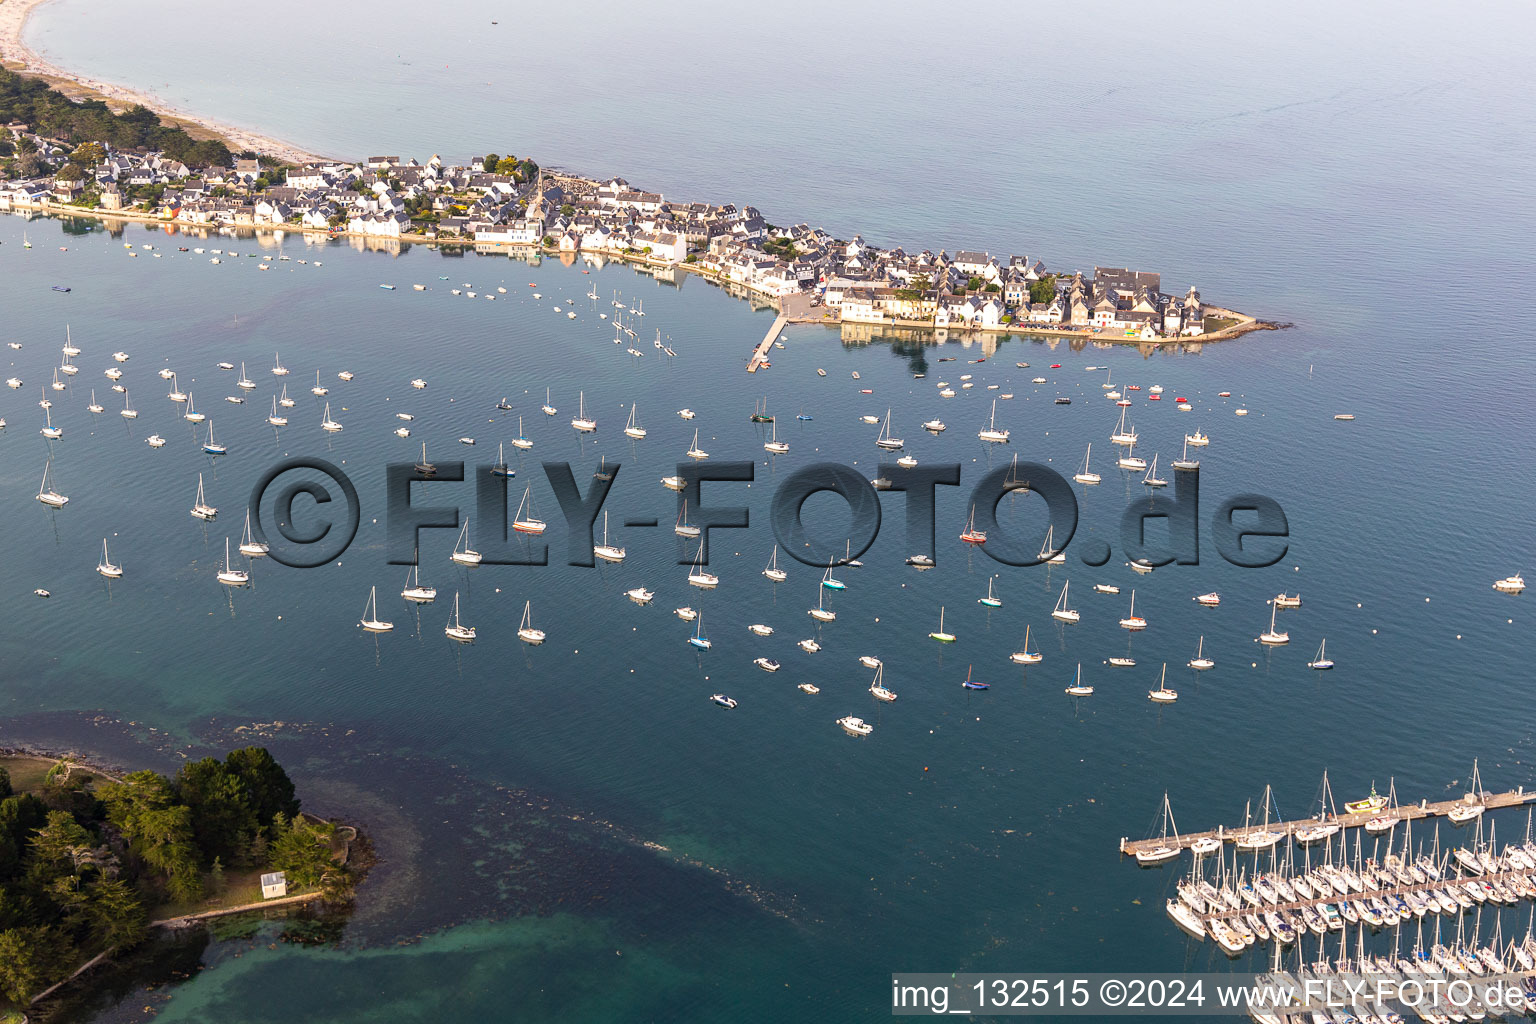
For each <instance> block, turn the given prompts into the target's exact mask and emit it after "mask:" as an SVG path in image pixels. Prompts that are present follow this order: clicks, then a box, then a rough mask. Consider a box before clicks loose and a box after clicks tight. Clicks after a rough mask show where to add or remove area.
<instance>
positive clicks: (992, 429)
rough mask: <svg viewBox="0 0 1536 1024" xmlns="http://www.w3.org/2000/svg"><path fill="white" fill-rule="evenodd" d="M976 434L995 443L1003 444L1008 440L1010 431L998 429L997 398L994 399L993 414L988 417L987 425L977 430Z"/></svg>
mask: <svg viewBox="0 0 1536 1024" xmlns="http://www.w3.org/2000/svg"><path fill="white" fill-rule="evenodd" d="M976 436H977V437H979V438H981V439H982V440H983V441H989V442H991V443H993V444H1002V443H1003V442H1005V441H1007V440H1008V431H1006V430H998V429H997V399H995V398H994V399H992V415H991V416H990V417H988V419H987V425H986V426H985V427H983V428H982V429H981V430H978V431H977V432H976Z"/></svg>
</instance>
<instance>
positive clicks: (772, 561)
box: [763, 544, 832, 583]
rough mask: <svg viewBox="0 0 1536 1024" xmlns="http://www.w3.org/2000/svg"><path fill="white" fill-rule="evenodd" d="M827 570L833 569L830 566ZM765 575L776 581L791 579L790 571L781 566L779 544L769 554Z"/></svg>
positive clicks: (781, 581)
mask: <svg viewBox="0 0 1536 1024" xmlns="http://www.w3.org/2000/svg"><path fill="white" fill-rule="evenodd" d="M827 571H828V572H831V571H832V570H831V567H830V566H829V567H828V569H827ZM763 575H764V576H766V577H768V578H769V579H770V580H772V581H773V582H775V583H783V582H784V581H785V580H787V579H789V573H787V572H785V571H784V570H783V569H780V568H779V546H778V545H777V544H775V545H774V546H773V553H772V554H770V555H769V556H768V567H767V568H766V569H764V570H763Z"/></svg>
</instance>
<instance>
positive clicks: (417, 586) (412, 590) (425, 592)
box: [400, 563, 437, 604]
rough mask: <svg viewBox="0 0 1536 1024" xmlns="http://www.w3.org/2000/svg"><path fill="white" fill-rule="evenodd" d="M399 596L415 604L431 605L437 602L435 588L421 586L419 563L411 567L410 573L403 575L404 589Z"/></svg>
mask: <svg viewBox="0 0 1536 1024" xmlns="http://www.w3.org/2000/svg"><path fill="white" fill-rule="evenodd" d="M400 596H401V597H403V598H405V599H406V600H407V601H415V602H416V603H417V604H431V603H432V602H433V601H436V600H437V588H436V587H424V586H422V585H421V565H420V563H418V564H416V565H413V566H411V568H410V571H409V572H407V573H406V574H405V589H404V590H402V591H400Z"/></svg>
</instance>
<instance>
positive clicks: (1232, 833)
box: [1120, 787, 1536, 856]
mask: <svg viewBox="0 0 1536 1024" xmlns="http://www.w3.org/2000/svg"><path fill="white" fill-rule="evenodd" d="M1532 802H1536V791H1532V792H1530V793H1527V792H1526V791H1525V789H1524V787H1521V788H1520V789H1516V790H1513V791H1511V792H1506V793H1484V794H1482V804H1483V807H1484V808H1485V813H1486V811H1495V810H1499V809H1501V808H1506V807H1520V806H1523V805H1525V804H1528V803H1532ZM1465 804H1466V799H1465V798H1463V799H1460V800H1441V801H1439V802H1438V803H1430V802H1429V801H1427V800H1425V801H1421V802H1419V803H1416V804H1409V805H1408V806H1405V807H1393V808H1383V809H1382V810H1379V811H1362V812H1360V813H1359V814H1340V815H1336V816H1334V817H1332V818H1327V819H1325V820H1323V821H1322V822H1319V821H1318V819H1316V818H1307V819H1305V820H1303V821H1281V822H1270V823H1269V825H1268V826H1267V827H1268V828H1269V830H1270V831H1271V832H1279V833H1280V834H1281V835H1282V836H1284V837H1285V838H1287V839H1289V838H1291V837H1292V836H1294V835H1295V833H1296V832H1298V831H1300V830H1302V829H1307V828H1314V827H1316V826H1317V825H1319V824H1336V825H1340V826H1342V827H1343V828H1346V829H1350V828H1359V827H1361V826H1363V825H1365V823H1366V822H1368V821H1375V820H1376V819H1377V818H1394V819H1396V820H1398V821H1416V820H1418V819H1420V818H1436V817H1443V816H1444V815H1446V814H1449V813H1450V812H1451V811H1452V810H1454V809H1455V808H1457V807H1460V806H1464V805H1465ZM1265 827H1266V826H1265V825H1263V824H1262V823H1261V822H1254V823H1252V824H1249V825H1242V826H1237V827H1233V828H1226V827H1219V828H1217V829H1215V830H1214V831H1211V832H1186V833H1182V834H1180V835H1171V836H1168V837H1167V838H1166V839H1164V838H1157V839H1126V838H1124V837H1122V838H1121V840H1120V852H1121V853H1123V854H1126V855H1127V856H1134V855H1135V854H1136V853H1137V851H1150V850H1155V849H1157V848H1158V847H1160V846H1172V847H1177V848H1178V849H1180V850H1187V849H1188V848H1189V847H1190V845H1191V844H1193V843H1195V842H1198V841H1199V840H1201V839H1215V840H1218V841H1221V842H1235V841H1236V840H1237V839H1238V837H1240V836H1242V835H1245V834H1246V833H1248V832H1257V831H1260V830H1262V829H1263V828H1265Z"/></svg>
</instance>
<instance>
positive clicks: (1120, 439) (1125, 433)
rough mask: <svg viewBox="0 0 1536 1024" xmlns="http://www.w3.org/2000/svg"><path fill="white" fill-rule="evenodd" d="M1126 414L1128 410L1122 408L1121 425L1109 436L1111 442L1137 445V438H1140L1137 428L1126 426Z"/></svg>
mask: <svg viewBox="0 0 1536 1024" xmlns="http://www.w3.org/2000/svg"><path fill="white" fill-rule="evenodd" d="M1125 413H1126V410H1125V409H1123V408H1122V409H1121V410H1120V423H1119V424H1118V425H1117V426H1116V427H1115V429H1114V432H1113V433H1111V434H1110V435H1109V439H1110V441H1111V442H1113V443H1114V444H1135V443H1136V438H1137V436H1138V435H1137V433H1136V428H1134V427H1130V428H1127V427H1126V425H1125Z"/></svg>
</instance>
